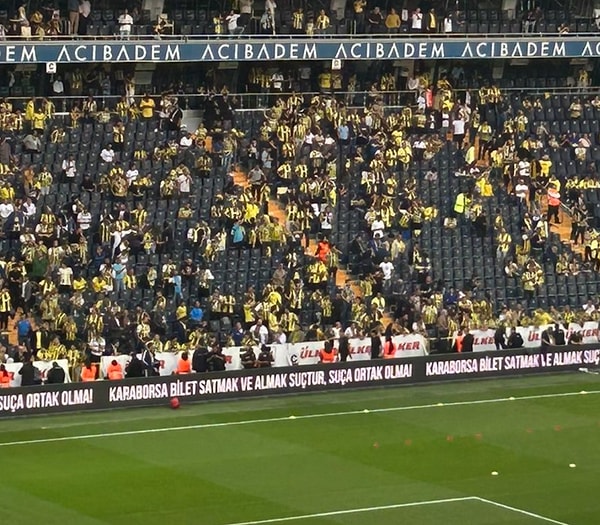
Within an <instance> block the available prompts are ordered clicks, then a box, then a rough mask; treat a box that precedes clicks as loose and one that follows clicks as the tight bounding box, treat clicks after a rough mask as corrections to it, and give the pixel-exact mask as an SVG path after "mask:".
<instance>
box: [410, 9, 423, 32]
mask: <svg viewBox="0 0 600 525" xmlns="http://www.w3.org/2000/svg"><path fill="white" fill-rule="evenodd" d="M411 27H412V30H413V31H421V29H423V13H421V9H420V8H418V7H417V9H416V10H415V12H414V13H413V15H412V26H411Z"/></svg>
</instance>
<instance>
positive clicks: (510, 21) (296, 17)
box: [0, 0, 600, 39]
mask: <svg viewBox="0 0 600 525" xmlns="http://www.w3.org/2000/svg"><path fill="white" fill-rule="evenodd" d="M556 7H557V8H558V7H559V6H556ZM92 8H93V6H92V4H91V3H90V2H89V1H88V0H69V1H68V5H67V8H66V9H65V10H64V11H63V12H61V11H60V10H59V9H56V8H55V3H52V2H48V3H43V2H42V3H41V5H40V6H39V8H38V9H33V8H32V9H31V11H30V12H27V11H26V5H23V6H20V7H18V9H17V10H16V12H14V13H10V14H9V13H8V12H7V11H5V12H4V15H5V17H4V18H5V19H4V20H3V19H1V18H0V38H6V37H23V38H33V39H42V38H45V37H61V36H62V37H67V36H75V35H79V36H85V35H91V36H103V37H108V36H110V35H114V36H118V37H120V38H129V37H130V35H132V34H135V35H147V36H153V37H155V38H161V36H163V35H173V34H175V35H179V34H181V35H190V34H194V35H203V34H214V35H240V34H272V35H275V34H298V35H309V36H313V35H319V34H331V33H337V34H363V33H367V34H396V33H413V34H419V33H424V34H435V33H443V34H451V33H534V32H535V33H558V34H563V35H564V34H568V33H569V32H575V31H577V32H594V31H597V30H598V24H599V23H600V18H599V17H597V16H596V14H593V15H590V17H587V18H586V17H580V18H575V17H574V16H572V15H571V14H570V13H569V12H568V11H564V10H558V11H553V10H544V9H542V8H541V7H540V5H539V3H536V5H535V6H534V5H533V3H528V2H526V3H524V4H523V5H522V6H521V5H519V6H518V9H517V10H516V11H514V10H513V11H500V10H493V9H492V10H487V9H483V10H479V9H473V10H457V9H455V8H450V9H448V8H447V5H438V6H437V7H436V6H435V4H434V6H433V7H428V8H427V9H426V10H424V11H422V10H421V8H420V7H416V8H415V9H412V10H409V9H405V8H400V7H394V6H387V7H386V8H385V9H384V8H382V7H381V6H379V5H377V3H375V4H373V3H370V2H369V3H368V2H367V1H366V0H355V1H352V2H348V4H347V5H346V4H345V3H343V4H341V5H338V4H337V3H336V2H332V3H331V6H330V9H325V8H324V6H316V5H315V6H308V7H307V6H299V7H297V8H296V9H292V8H290V7H289V6H285V7H283V6H282V7H280V6H278V4H277V2H276V1H275V0H266V2H265V4H264V6H262V5H261V7H260V8H259V9H255V6H254V0H238V1H236V2H233V3H232V4H231V9H225V10H222V11H216V10H211V11H208V10H206V9H205V10H199V11H196V10H194V9H191V10H190V9H175V10H172V11H170V12H169V13H168V14H167V13H164V14H161V15H160V16H159V17H158V18H157V19H156V20H151V17H150V11H147V10H143V9H141V5H140V3H139V2H134V3H131V5H127V8H125V7H124V6H119V8H118V9H115V10H112V9H106V10H93V9H92ZM578 24H579V25H578Z"/></svg>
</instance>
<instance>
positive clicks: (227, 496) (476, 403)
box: [0, 373, 600, 525]
mask: <svg viewBox="0 0 600 525" xmlns="http://www.w3.org/2000/svg"><path fill="white" fill-rule="evenodd" d="M581 391H585V392H587V394H583V393H580V392H581ZM571 393H572V395H569V394H571ZM511 397H514V398H515V399H514V400H511V399H510V398H511ZM482 400H484V401H485V402H481V401H482ZM439 403H442V404H441V405H438V404H439ZM290 416H293V417H290ZM156 429H160V430H161V431H158V432H157V431H155V430H156ZM599 438H600V376H592V375H586V374H579V373H573V374H562V375H556V376H544V377H530V378H519V379H503V380H486V381H471V382H463V383H451V384H449V383H446V384H439V385H430V386H421V387H410V388H406V387H404V388H395V389H376V390H363V391H353V392H334V393H331V394H327V395H321V394H319V395H306V396H294V397H279V398H268V399H259V400H248V401H236V402H226V403H225V402H220V403H210V404H208V403H207V404H197V405H186V404H183V405H182V407H181V408H180V409H179V410H177V411H175V410H171V409H170V408H167V407H164V408H163V407H160V408H151V409H136V410H118V411H111V412H103V413H87V414H72V415H61V416H53V417H37V418H29V419H13V420H6V421H2V422H1V423H0V470H1V472H2V477H1V480H0V494H2V498H1V504H0V505H1V508H2V511H1V512H2V522H3V523H6V524H11V525H17V524H28V525H29V524H42V523H43V524H46V525H47V524H60V525H67V524H69V525H71V524H74V525H88V524H90V525H92V524H103V523H105V524H126V525H134V524H138V523H139V524H143V525H153V524H160V525H170V524H198V525H230V524H241V523H253V524H257V525H258V524H267V523H273V524H291V525H295V524H298V525H308V524H310V525H327V524H329V525H331V524H339V525H388V524H389V525H398V524H402V525H433V524H435V525H438V524H443V525H464V524H468V525H544V524H546V525H547V524H552V523H553V524H555V525H565V524H566V525H595V524H598V523H600V500H599V499H598V497H597V491H598V486H600V447H598V444H599V442H600V439H599ZM570 465H575V466H574V467H573V466H570ZM492 472H497V474H498V475H492Z"/></svg>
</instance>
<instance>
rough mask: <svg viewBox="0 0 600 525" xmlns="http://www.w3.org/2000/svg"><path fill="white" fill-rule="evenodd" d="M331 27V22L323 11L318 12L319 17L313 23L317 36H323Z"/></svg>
mask: <svg viewBox="0 0 600 525" xmlns="http://www.w3.org/2000/svg"><path fill="white" fill-rule="evenodd" d="M330 25H331V21H330V20H329V17H328V16H327V15H326V14H325V10H324V9H321V11H320V12H319V16H318V17H317V20H316V22H315V28H316V30H317V31H316V32H317V34H318V35H322V34H324V33H325V32H326V31H327V29H329V26H330Z"/></svg>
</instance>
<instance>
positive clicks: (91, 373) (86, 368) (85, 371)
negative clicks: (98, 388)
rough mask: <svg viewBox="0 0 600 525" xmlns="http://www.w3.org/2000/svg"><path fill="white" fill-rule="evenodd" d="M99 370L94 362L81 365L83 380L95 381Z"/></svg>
mask: <svg viewBox="0 0 600 525" xmlns="http://www.w3.org/2000/svg"><path fill="white" fill-rule="evenodd" d="M97 370H98V369H97V366H96V365H95V364H94V363H85V364H84V365H83V366H82V367H81V380H82V381H83V382H84V383H85V382H89V381H95V380H96V373H97Z"/></svg>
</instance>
